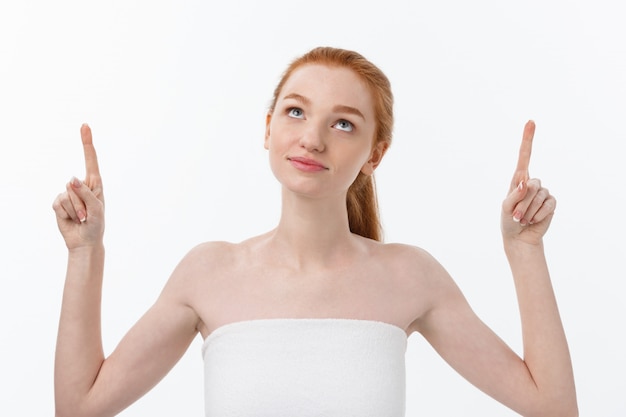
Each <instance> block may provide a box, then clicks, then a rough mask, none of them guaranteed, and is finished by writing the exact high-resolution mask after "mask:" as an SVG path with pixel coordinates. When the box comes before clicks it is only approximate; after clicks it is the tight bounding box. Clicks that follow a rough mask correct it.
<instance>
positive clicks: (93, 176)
mask: <svg viewBox="0 0 626 417" xmlns="http://www.w3.org/2000/svg"><path fill="white" fill-rule="evenodd" d="M80 138H81V140H82V142H83V152H84V154H85V169H86V176H85V182H86V183H87V185H89V187H90V188H91V189H92V190H93V189H94V188H95V187H102V182H101V180H100V168H99V166H98V156H97V155H96V148H94V146H93V137H92V135H91V128H90V127H89V125H88V124H87V123H84V124H83V125H82V126H81V127H80Z"/></svg>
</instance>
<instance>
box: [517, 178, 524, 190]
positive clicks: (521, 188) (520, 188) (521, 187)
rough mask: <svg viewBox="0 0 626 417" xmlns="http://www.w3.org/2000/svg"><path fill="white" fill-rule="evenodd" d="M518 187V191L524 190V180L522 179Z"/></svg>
mask: <svg viewBox="0 0 626 417" xmlns="http://www.w3.org/2000/svg"><path fill="white" fill-rule="evenodd" d="M517 189H518V191H522V190H523V189H524V180H522V181H520V182H519V184H517Z"/></svg>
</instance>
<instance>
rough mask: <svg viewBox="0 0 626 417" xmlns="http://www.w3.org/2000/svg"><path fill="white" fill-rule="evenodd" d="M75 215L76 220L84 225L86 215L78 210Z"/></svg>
mask: <svg viewBox="0 0 626 417" xmlns="http://www.w3.org/2000/svg"><path fill="white" fill-rule="evenodd" d="M76 214H77V215H78V219H79V220H80V222H81V223H85V220H87V214H85V212H84V211H82V210H78V212H77V213H76Z"/></svg>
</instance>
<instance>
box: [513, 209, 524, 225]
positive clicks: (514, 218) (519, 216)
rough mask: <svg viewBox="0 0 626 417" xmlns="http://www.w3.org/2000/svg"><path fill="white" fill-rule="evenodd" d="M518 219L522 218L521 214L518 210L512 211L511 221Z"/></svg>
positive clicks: (517, 221)
mask: <svg viewBox="0 0 626 417" xmlns="http://www.w3.org/2000/svg"><path fill="white" fill-rule="evenodd" d="M520 220H522V214H521V213H520V212H519V211H516V212H515V213H513V221H514V222H516V223H519V221H520Z"/></svg>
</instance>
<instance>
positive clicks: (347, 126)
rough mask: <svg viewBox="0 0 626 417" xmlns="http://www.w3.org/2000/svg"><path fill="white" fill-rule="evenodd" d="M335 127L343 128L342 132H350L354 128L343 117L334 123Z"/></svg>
mask: <svg viewBox="0 0 626 417" xmlns="http://www.w3.org/2000/svg"><path fill="white" fill-rule="evenodd" d="M335 127H336V128H337V129H339V130H343V131H344V132H352V131H353V130H354V125H353V124H352V123H351V122H349V121H347V120H344V119H341V120H339V121H338V122H337V123H335Z"/></svg>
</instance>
